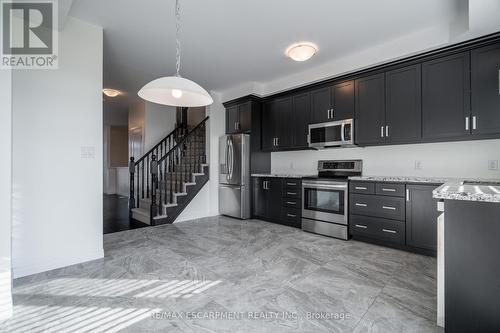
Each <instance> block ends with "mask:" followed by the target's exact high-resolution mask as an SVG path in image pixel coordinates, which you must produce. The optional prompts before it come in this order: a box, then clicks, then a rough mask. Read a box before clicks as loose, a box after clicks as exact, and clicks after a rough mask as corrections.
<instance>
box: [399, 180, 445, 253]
mask: <svg viewBox="0 0 500 333" xmlns="http://www.w3.org/2000/svg"><path fill="white" fill-rule="evenodd" d="M436 187H437V186H435V185H434V186H433V185H407V186H406V189H407V191H408V193H407V197H406V245H409V246H414V247H418V248H422V249H427V250H434V251H435V250H436V248H437V218H438V215H439V213H438V211H437V200H436V199H434V198H432V191H433V190H434V189H435V188H436Z"/></svg>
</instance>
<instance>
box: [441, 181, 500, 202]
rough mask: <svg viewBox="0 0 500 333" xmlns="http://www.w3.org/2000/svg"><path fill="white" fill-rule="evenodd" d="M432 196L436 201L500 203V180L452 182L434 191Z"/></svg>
mask: <svg viewBox="0 0 500 333" xmlns="http://www.w3.org/2000/svg"><path fill="white" fill-rule="evenodd" d="M471 182H472V183H471ZM474 182H476V184H474ZM488 182H489V184H488ZM470 183H471V184H470ZM432 196H433V197H434V198H436V199H446V200H465V201H481V202H498V203H500V180H473V181H464V180H462V181H450V182H447V183H445V184H443V185H441V186H440V187H438V188H437V189H435V190H434V191H432Z"/></svg>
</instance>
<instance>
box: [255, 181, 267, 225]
mask: <svg viewBox="0 0 500 333" xmlns="http://www.w3.org/2000/svg"><path fill="white" fill-rule="evenodd" d="M266 180H267V179H266V178H261V177H256V178H254V179H253V215H254V216H258V217H267V191H266V190H265V189H264V182H265V181H266Z"/></svg>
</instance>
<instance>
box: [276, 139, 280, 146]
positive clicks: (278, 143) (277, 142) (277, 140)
mask: <svg viewBox="0 0 500 333" xmlns="http://www.w3.org/2000/svg"><path fill="white" fill-rule="evenodd" d="M279 145H280V138H276V146H279Z"/></svg>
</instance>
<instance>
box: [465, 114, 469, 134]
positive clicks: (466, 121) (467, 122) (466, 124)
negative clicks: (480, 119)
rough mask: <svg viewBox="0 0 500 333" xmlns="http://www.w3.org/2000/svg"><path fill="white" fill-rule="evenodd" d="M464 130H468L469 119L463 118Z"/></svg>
mask: <svg viewBox="0 0 500 333" xmlns="http://www.w3.org/2000/svg"><path fill="white" fill-rule="evenodd" d="M465 130H466V131H468V130H469V117H465Z"/></svg>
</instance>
